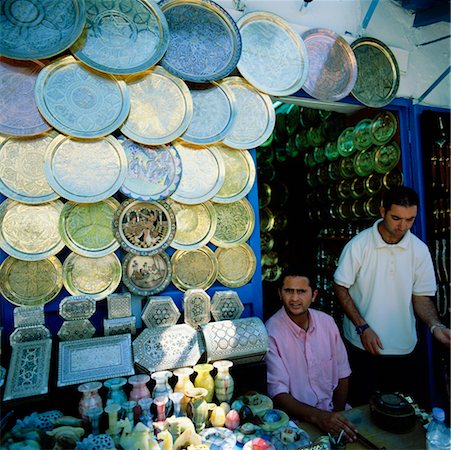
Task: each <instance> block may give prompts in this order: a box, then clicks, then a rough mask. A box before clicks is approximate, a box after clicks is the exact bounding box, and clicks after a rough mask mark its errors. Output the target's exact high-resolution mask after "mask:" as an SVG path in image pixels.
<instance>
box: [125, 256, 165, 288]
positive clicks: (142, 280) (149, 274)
mask: <svg viewBox="0 0 451 450" xmlns="http://www.w3.org/2000/svg"><path fill="white" fill-rule="evenodd" d="M171 278H172V265H171V261H170V259H169V256H168V255H167V254H166V253H165V252H164V251H161V252H158V253H155V254H153V255H146V256H141V255H132V254H130V253H127V255H125V258H124V259H123V261H122V281H123V283H124V284H125V285H126V286H127V287H128V289H129V290H130V292H134V293H135V294H139V295H155V294H158V293H159V292H161V291H164V290H165V289H166V288H167V286H168V285H169V283H170V282H171Z"/></svg>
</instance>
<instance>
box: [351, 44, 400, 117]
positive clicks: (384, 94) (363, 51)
mask: <svg viewBox="0 0 451 450" xmlns="http://www.w3.org/2000/svg"><path fill="white" fill-rule="evenodd" d="M351 48H352V50H353V51H354V54H355V57H356V61H357V73H358V75H357V80H356V83H355V85H354V87H353V89H352V91H351V93H352V95H353V96H354V97H355V98H356V99H357V100H358V101H359V102H361V103H363V104H364V105H366V106H370V107H373V108H382V107H383V106H385V105H387V104H389V103H390V102H391V101H392V100H393V99H394V98H395V97H396V93H397V92H398V88H399V67H398V63H397V61H396V58H395V55H394V54H393V53H392V51H391V50H390V49H389V48H388V47H387V46H386V45H385V44H384V43H383V42H381V41H379V40H378V39H375V38H371V37H363V38H360V39H356V40H355V41H354V42H353V43H352V44H351Z"/></svg>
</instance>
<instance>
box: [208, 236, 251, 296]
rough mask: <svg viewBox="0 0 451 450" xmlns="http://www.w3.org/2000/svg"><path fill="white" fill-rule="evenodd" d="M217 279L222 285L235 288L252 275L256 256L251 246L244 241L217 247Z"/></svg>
mask: <svg viewBox="0 0 451 450" xmlns="http://www.w3.org/2000/svg"><path fill="white" fill-rule="evenodd" d="M215 255H216V259H217V260H218V276H217V280H218V281H219V282H220V283H221V284H223V285H224V286H227V287H230V288H237V287H240V286H244V285H245V284H247V283H249V281H250V280H251V279H252V277H253V276H254V273H255V270H256V268H257V258H256V256H255V253H254V251H253V250H252V247H250V246H249V245H248V244H246V243H244V244H241V245H238V246H236V247H231V248H220V247H219V248H217V249H216V251H215Z"/></svg>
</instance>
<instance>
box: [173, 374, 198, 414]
mask: <svg viewBox="0 0 451 450" xmlns="http://www.w3.org/2000/svg"><path fill="white" fill-rule="evenodd" d="M193 373H194V370H193V369H192V368H191V367H181V368H179V369H175V370H174V375H175V376H176V377H177V383H176V384H175V386H174V392H183V394H185V391H186V390H187V389H190V388H193V387H194V384H193V382H192V381H191V379H190V376H191V375H192V374H193ZM188 402H189V398H188V397H187V396H186V395H184V397H183V398H182V400H181V402H180V410H181V412H182V413H183V414H186V405H187V404H188Z"/></svg>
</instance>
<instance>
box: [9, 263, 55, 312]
mask: <svg viewBox="0 0 451 450" xmlns="http://www.w3.org/2000/svg"><path fill="white" fill-rule="evenodd" d="M62 274H63V270H62V264H61V262H60V260H59V259H58V258H57V257H56V256H51V257H50V258H46V259H43V260H40V261H22V260H20V259H16V258H13V257H12V256H8V257H7V258H6V259H5V260H4V261H3V263H2V265H1V266H0V292H1V293H2V295H3V296H4V297H5V298H6V299H7V300H8V301H10V302H11V303H12V304H13V305H17V306H40V305H45V304H46V303H48V302H50V301H51V300H53V299H54V298H55V297H56V296H57V295H58V294H59V292H60V291H61V288H62V287H63V278H62Z"/></svg>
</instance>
